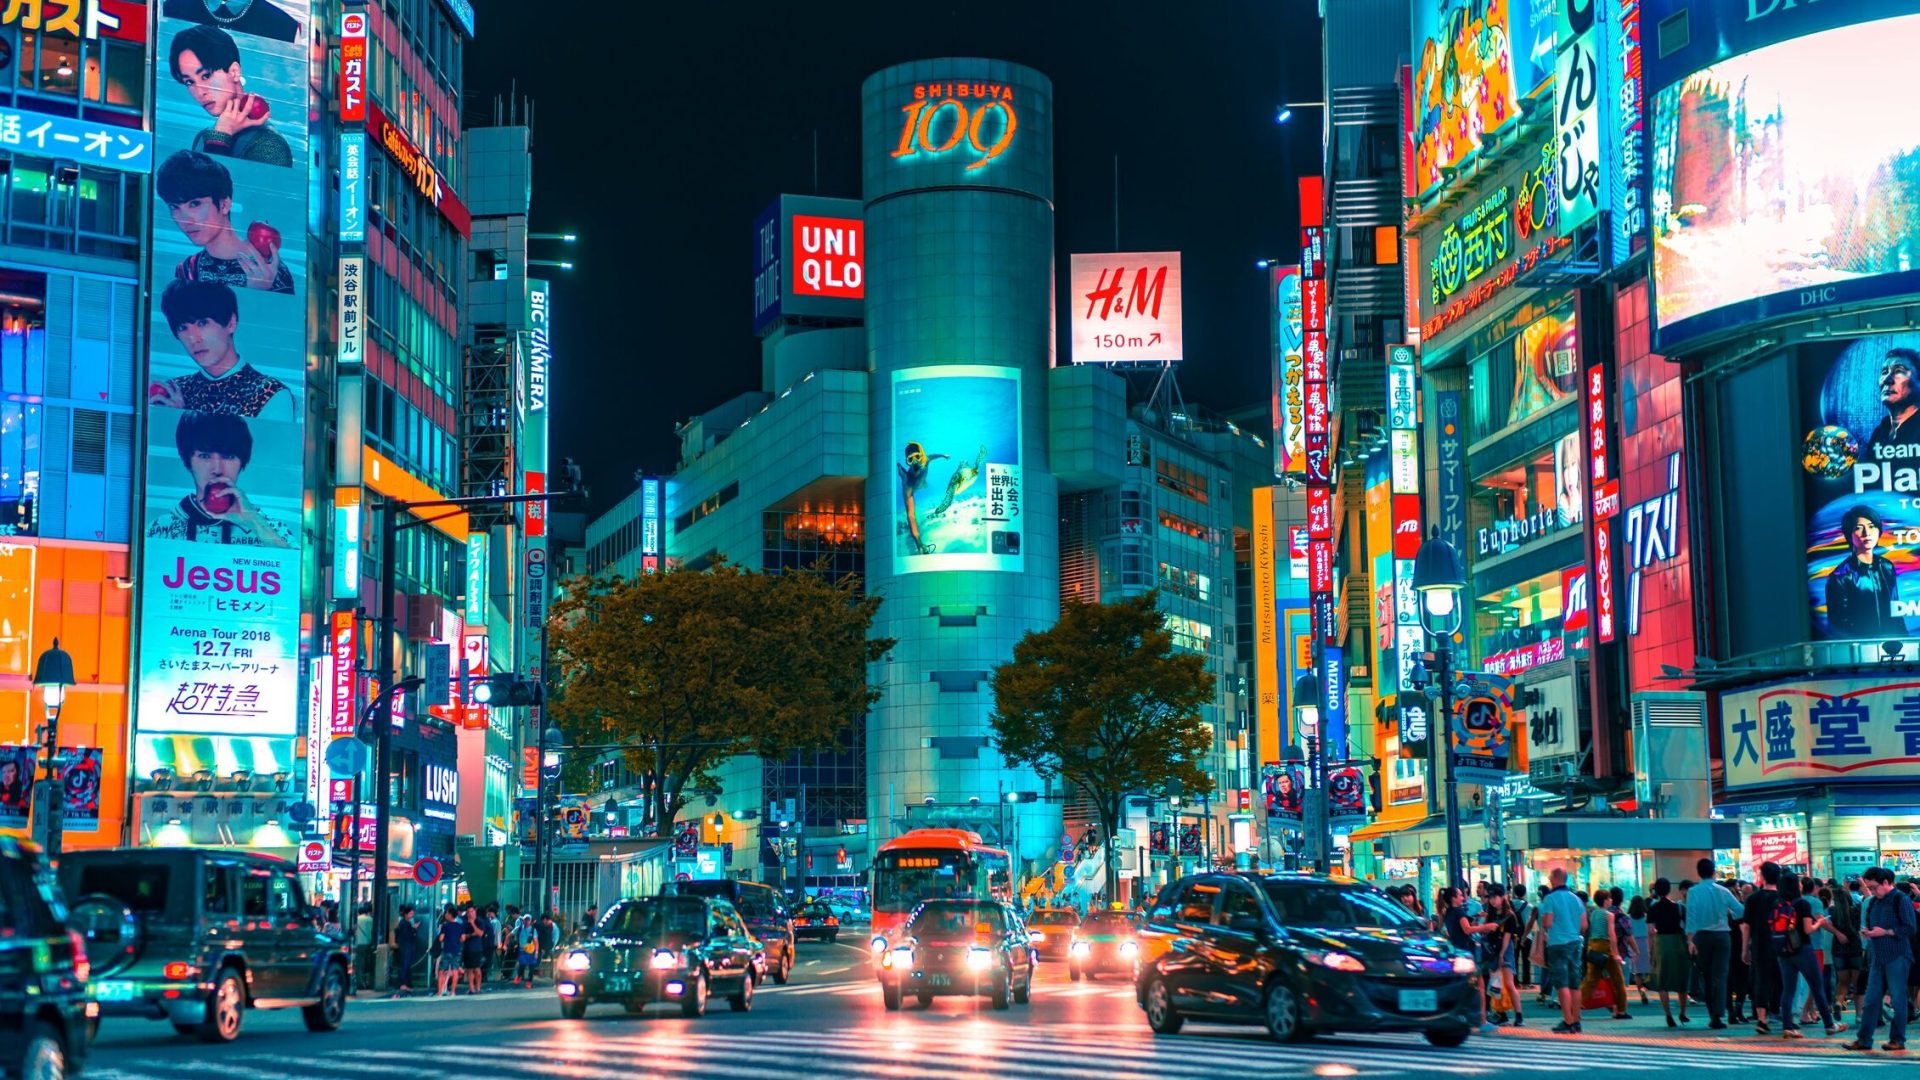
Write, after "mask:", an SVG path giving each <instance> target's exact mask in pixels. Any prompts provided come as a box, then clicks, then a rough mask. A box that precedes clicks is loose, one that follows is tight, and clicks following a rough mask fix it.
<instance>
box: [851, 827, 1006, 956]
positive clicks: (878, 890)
mask: <svg viewBox="0 0 1920 1080" xmlns="http://www.w3.org/2000/svg"><path fill="white" fill-rule="evenodd" d="M945 897H971V898H975V899H981V900H986V899H993V900H1006V901H1011V900H1012V899H1013V864H1012V863H1011V861H1009V859H1008V858H1007V853H1006V852H1005V851H1002V850H1001V849H999V848H997V847H989V846H988V845H987V844H986V843H984V842H983V841H982V840H981V839H980V834H979V833H976V832H969V831H967V830H965V829H912V830H909V831H907V832H904V833H901V834H900V835H899V836H896V837H894V838H893V839H891V840H888V841H887V842H886V843H884V844H881V845H880V850H879V851H877V852H875V853H874V856H873V932H874V935H875V936H876V937H882V936H886V935H888V934H890V933H892V931H893V930H894V928H896V927H898V926H899V925H900V924H901V923H903V922H905V921H906V920H907V916H908V915H910V914H912V913H913V909H914V908H916V907H919V906H920V903H921V901H923V900H932V899H936V898H945Z"/></svg>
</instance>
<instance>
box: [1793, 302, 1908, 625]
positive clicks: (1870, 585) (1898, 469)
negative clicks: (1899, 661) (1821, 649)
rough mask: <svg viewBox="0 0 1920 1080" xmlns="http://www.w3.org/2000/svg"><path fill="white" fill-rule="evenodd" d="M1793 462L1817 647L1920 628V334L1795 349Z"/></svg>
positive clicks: (1879, 336) (1889, 335) (1824, 343)
mask: <svg viewBox="0 0 1920 1080" xmlns="http://www.w3.org/2000/svg"><path fill="white" fill-rule="evenodd" d="M1800 377H1801V385H1800V394H1801V400H1802V402H1803V403H1805V405H1804V407H1805V408H1807V409H1809V410H1817V412H1815V413H1814V414H1813V415H1810V416H1809V417H1808V430H1807V431H1806V433H1805V434H1804V436H1803V437H1802V441H1801V445H1800V460H1801V469H1802V484H1803V488H1802V491H1803V494H1804V499H1803V503H1802V505H1803V506H1804V507H1805V508H1806V514H1807V525H1806V528H1807V533H1806V536H1807V588H1808V600H1809V602H1810V604H1811V606H1812V610H1813V636H1814V637H1815V638H1816V639H1823V638H1824V639H1862V640H1870V641H1886V640H1890V639H1894V638H1905V637H1907V636H1908V635H1909V634H1911V633H1912V631H1911V630H1910V629H1909V628H1910V627H1912V626H1914V625H1916V623H1915V620H1916V619H1920V498H1916V497H1915V494H1914V493H1915V492H1916V491H1920V333H1902V334H1883V335H1877V336H1874V337H1868V338H1860V339H1856V340H1852V341H1840V342H1832V343H1826V342H1823V343H1820V344H1818V345H1808V346H1803V347H1802V349H1801V354H1800Z"/></svg>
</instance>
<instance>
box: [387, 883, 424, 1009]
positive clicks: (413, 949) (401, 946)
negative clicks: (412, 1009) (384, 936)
mask: <svg viewBox="0 0 1920 1080" xmlns="http://www.w3.org/2000/svg"><path fill="white" fill-rule="evenodd" d="M389 940H390V943H391V944H392V945H393V957H394V968H395V980H394V981H395V989H394V994H393V996H394V997H407V996H409V995H411V994H412V993H413V965H414V964H416V963H418V962H419V960H420V920H419V919H418V918H416V917H415V916H414V914H413V905H412V904H401V905H400V919H399V921H397V922H395V923H394V924H393V933H392V935H391V936H390V938H389Z"/></svg>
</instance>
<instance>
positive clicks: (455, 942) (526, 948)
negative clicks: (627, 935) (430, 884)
mask: <svg viewBox="0 0 1920 1080" xmlns="http://www.w3.org/2000/svg"><path fill="white" fill-rule="evenodd" d="M321 910H322V911H323V912H324V917H325V920H326V928H327V930H329V931H330V932H335V933H338V932H340V931H341V930H342V929H343V927H342V925H341V923H340V919H339V905H338V904H337V903H336V902H335V901H332V900H326V901H322V903H321ZM398 915H399V917H398V918H396V919H395V920H394V923H393V926H392V927H391V928H390V929H389V930H388V933H387V945H388V946H389V947H390V949H391V953H390V955H391V957H392V965H391V968H390V972H389V976H388V986H387V987H386V988H385V989H390V990H392V991H393V995H394V996H395V997H408V996H411V995H412V994H413V993H414V992H415V990H416V989H418V990H421V991H424V992H427V993H430V994H432V995H434V996H437V997H451V996H456V995H461V994H481V993H486V992H488V991H489V990H490V989H495V988H498V986H499V985H500V984H501V983H503V982H504V983H505V984H506V985H507V986H513V987H527V988H532V987H534V986H535V985H536V984H537V982H538V981H539V980H541V979H551V978H552V977H553V958H554V955H555V952H556V950H557V949H559V947H560V946H561V945H562V944H565V943H569V942H577V941H579V940H581V939H582V938H583V937H584V936H585V935H586V934H587V933H588V931H589V930H590V929H591V928H592V927H593V925H594V923H595V922H596V921H597V919H598V911H597V908H596V907H594V906H589V907H588V908H587V910H586V912H585V913H584V914H583V915H582V917H581V918H580V920H579V921H578V922H577V923H576V924H574V927H573V931H572V933H571V935H569V934H568V932H567V931H566V929H565V925H566V919H565V918H564V916H562V915H561V914H559V913H558V912H554V911H547V912H542V913H541V914H539V915H537V916H536V915H534V914H533V913H532V912H530V911H521V910H520V908H519V907H517V906H516V905H513V904H508V905H506V907H505V908H504V910H503V909H502V907H501V905H500V904H499V903H497V902H496V903H489V904H486V905H484V906H481V905H476V904H472V903H466V904H447V905H444V906H443V907H441V909H440V913H439V916H438V917H437V918H435V917H434V916H432V915H429V914H427V913H425V912H422V911H419V910H417V909H416V908H415V907H414V905H412V904H401V905H400V907H399V912H398ZM373 945H374V941H373V909H372V907H371V906H370V905H368V904H361V905H359V907H358V909H357V911H356V912H355V915H354V919H353V951H354V971H355V972H356V975H357V978H358V979H359V985H360V987H361V988H362V989H373V985H372V978H373V970H374V964H373V952H374V949H373Z"/></svg>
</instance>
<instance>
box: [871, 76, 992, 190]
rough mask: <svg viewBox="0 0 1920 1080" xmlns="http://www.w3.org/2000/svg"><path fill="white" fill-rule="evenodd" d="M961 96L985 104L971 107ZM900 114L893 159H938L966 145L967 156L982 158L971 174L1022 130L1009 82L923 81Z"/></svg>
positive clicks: (976, 162) (969, 166)
mask: <svg viewBox="0 0 1920 1080" xmlns="http://www.w3.org/2000/svg"><path fill="white" fill-rule="evenodd" d="M963 98H964V99H978V98H985V99H987V100H985V101H977V102H973V103H971V104H970V103H969V101H966V100H962V99H963ZM900 111H901V112H903V113H905V114H906V118H905V120H904V121H903V122H902V123H901V125H900V145H898V146H896V147H895V148H894V150H893V154H892V156H893V157H895V158H914V157H918V156H920V155H921V154H923V153H924V154H926V155H927V156H929V157H940V156H942V155H944V154H946V153H948V152H950V151H953V150H956V149H959V148H960V146H961V145H962V144H963V143H964V144H965V146H966V151H965V152H967V153H970V154H972V155H974V156H975V157H977V158H978V159H979V160H977V161H974V162H973V163H972V164H970V165H968V166H967V169H966V171H968V172H972V171H973V170H975V169H978V168H981V167H983V166H985V165H986V164H987V163H988V162H990V161H992V160H993V159H995V158H997V157H999V156H1000V155H1001V154H1004V153H1006V151H1007V147H1009V146H1012V145H1013V135H1014V132H1016V131H1018V130H1019V128H1020V117H1019V113H1018V112H1017V111H1016V110H1015V109H1014V105H1013V87H1011V86H1008V85H1006V84H1005V83H990V82H942V83H920V84H917V85H915V86H914V88H913V103H912V104H910V105H902V106H900Z"/></svg>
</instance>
